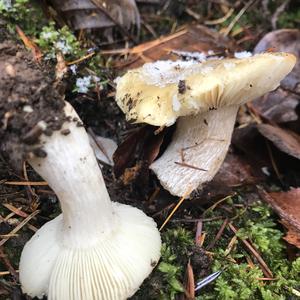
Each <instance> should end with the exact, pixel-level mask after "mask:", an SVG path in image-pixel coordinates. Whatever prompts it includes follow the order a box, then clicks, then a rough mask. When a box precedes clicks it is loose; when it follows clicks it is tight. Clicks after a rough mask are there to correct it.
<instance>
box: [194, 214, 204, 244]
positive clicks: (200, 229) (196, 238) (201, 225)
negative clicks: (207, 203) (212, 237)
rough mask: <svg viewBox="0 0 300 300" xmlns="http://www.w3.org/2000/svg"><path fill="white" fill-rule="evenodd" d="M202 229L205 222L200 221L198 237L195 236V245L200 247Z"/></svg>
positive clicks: (197, 231)
mask: <svg viewBox="0 0 300 300" xmlns="http://www.w3.org/2000/svg"><path fill="white" fill-rule="evenodd" d="M202 227H203V222H202V220H201V219H200V220H198V222H197V230H196V236H195V244H196V245H197V246H200V243H201V234H202Z"/></svg>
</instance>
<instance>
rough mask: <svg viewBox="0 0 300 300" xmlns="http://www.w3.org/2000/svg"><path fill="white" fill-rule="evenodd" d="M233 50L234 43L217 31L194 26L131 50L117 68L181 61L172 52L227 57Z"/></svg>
mask: <svg viewBox="0 0 300 300" xmlns="http://www.w3.org/2000/svg"><path fill="white" fill-rule="evenodd" d="M233 49H234V44H233V42H231V41H229V40H228V39H227V38H225V37H224V36H222V35H221V34H219V33H218V32H217V31H213V30H211V29H209V28H208V27H205V26H202V25H192V26H187V27H185V28H183V29H181V30H179V31H178V32H176V33H174V34H171V35H168V36H163V37H159V38H158V39H156V40H154V41H150V42H147V43H144V44H140V45H138V46H136V47H134V48H132V49H130V50H129V56H128V58H126V60H125V61H121V63H118V64H117V65H115V67H117V68H120V69H132V68H136V67H139V66H141V65H143V64H144V63H145V62H151V61H156V60H167V59H171V60H177V59H179V57H178V55H177V54H175V53H174V52H172V51H175V52H176V51H188V52H204V53H206V54H208V52H209V51H213V52H214V53H216V54H220V55H225V54H226V53H227V52H228V51H233Z"/></svg>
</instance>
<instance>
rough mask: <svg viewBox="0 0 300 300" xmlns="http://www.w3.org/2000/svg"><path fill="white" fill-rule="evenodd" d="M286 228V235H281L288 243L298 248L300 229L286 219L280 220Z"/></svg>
mask: <svg viewBox="0 0 300 300" xmlns="http://www.w3.org/2000/svg"><path fill="white" fill-rule="evenodd" d="M280 223H282V224H283V225H284V227H285V228H286V229H287V233H286V235H285V236H284V237H283V239H284V240H286V241H287V242H288V243H289V244H291V245H294V246H296V247H297V248H299V249H300V231H299V230H297V229H296V228H295V227H294V226H292V225H291V224H289V223H288V222H286V221H283V220H282V221H281V222H280Z"/></svg>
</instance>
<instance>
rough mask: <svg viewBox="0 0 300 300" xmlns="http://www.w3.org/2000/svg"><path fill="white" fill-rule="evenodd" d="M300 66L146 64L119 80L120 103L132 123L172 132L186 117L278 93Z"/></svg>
mask: <svg viewBox="0 0 300 300" xmlns="http://www.w3.org/2000/svg"><path fill="white" fill-rule="evenodd" d="M295 63H296V57H295V56H294V55H293V54H289V53H262V54H256V55H254V56H252V57H247V58H241V59H238V58H233V59H217V60H209V61H206V62H203V63H198V62H194V61H157V62H154V63H146V64H145V65H143V66H142V67H140V68H138V69H134V70H130V71H128V72H127V73H126V74H125V75H124V76H122V77H120V78H118V79H117V80H116V82H117V92H116V101H117V103H118V105H119V107H120V108H121V109H122V111H123V112H124V113H125V114H126V117H127V120H129V121H132V122H135V123H148V124H151V125H155V126H170V125H172V124H173V123H174V122H175V121H176V119H177V118H178V117H180V116H188V115H195V114H198V113H203V112H207V111H209V110H211V109H217V108H219V107H222V106H230V105H240V104H242V103H245V102H247V101H249V100H252V99H254V98H256V97H259V96H261V95H263V94H265V93H267V92H269V91H271V90H274V89H275V88H276V87H278V85H279V83H280V80H281V79H282V78H284V77H285V76H286V75H287V74H288V73H289V72H290V71H291V70H292V68H293V67H294V65H295Z"/></svg>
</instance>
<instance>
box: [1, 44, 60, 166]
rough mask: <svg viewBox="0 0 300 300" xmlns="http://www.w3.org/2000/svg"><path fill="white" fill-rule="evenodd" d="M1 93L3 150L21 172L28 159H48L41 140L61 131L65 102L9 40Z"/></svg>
mask: <svg viewBox="0 0 300 300" xmlns="http://www.w3.org/2000/svg"><path fill="white" fill-rule="evenodd" d="M44 69H45V68H44ZM0 90H1V94H0V140H1V145H0V150H1V153H2V154H3V156H4V157H5V158H6V159H7V161H8V162H9V163H10V164H11V165H12V166H13V167H14V168H15V169H17V170H19V169H21V166H22V162H23V160H24V159H25V158H26V157H28V156H29V155H32V154H34V155H37V156H45V155H46V153H45V152H44V151H43V150H42V147H41V145H39V137H40V135H41V134H42V133H43V132H44V133H45V134H47V135H51V134H52V132H53V130H59V129H60V128H61V125H62V123H63V122H64V120H65V115H64V112H63V107H64V101H63V97H62V96H61V95H60V94H59V93H58V91H57V89H56V88H55V81H54V79H53V78H51V77H49V76H48V75H47V74H46V73H45V71H42V69H41V66H39V65H38V64H37V62H36V61H34V59H33V58H32V56H31V54H30V53H29V52H28V51H26V50H24V49H22V48H21V47H20V46H18V45H17V44H16V43H15V42H13V41H10V40H8V41H4V42H2V43H0ZM41 122H43V123H44V122H45V123H44V124H46V126H44V125H43V124H42V123H41ZM44 127H46V128H44Z"/></svg>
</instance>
